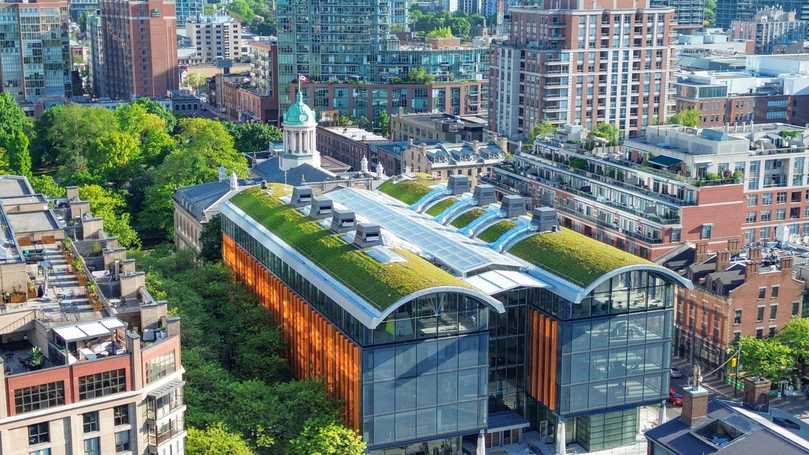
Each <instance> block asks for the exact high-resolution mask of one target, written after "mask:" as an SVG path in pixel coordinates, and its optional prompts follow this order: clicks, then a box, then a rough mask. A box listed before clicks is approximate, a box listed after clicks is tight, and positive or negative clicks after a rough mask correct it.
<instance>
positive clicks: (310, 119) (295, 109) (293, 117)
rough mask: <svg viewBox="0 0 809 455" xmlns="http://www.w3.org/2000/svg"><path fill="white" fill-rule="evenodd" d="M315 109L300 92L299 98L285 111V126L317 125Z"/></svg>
mask: <svg viewBox="0 0 809 455" xmlns="http://www.w3.org/2000/svg"><path fill="white" fill-rule="evenodd" d="M316 125H317V119H316V117H315V111H313V110H312V108H310V107H309V106H307V105H306V103H304V102H303V93H302V92H300V91H299V92H298V99H297V100H296V101H295V103H294V104H292V105H291V106H289V109H287V111H286V112H285V113H284V126H316Z"/></svg>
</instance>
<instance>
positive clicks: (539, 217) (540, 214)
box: [531, 207, 559, 232]
mask: <svg viewBox="0 0 809 455" xmlns="http://www.w3.org/2000/svg"><path fill="white" fill-rule="evenodd" d="M532 215H533V216H532V217H531V224H532V225H534V227H536V229H537V231H539V232H549V231H555V230H557V229H558V228H559V220H558V218H557V217H556V209H553V208H551V207H537V208H535V209H534V212H533V214H532Z"/></svg>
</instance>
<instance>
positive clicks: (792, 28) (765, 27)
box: [730, 6, 809, 54]
mask: <svg viewBox="0 0 809 455" xmlns="http://www.w3.org/2000/svg"><path fill="white" fill-rule="evenodd" d="M807 30H809V22H805V21H802V20H799V19H798V18H797V17H796V12H795V11H785V10H783V9H781V7H780V6H779V7H768V8H764V9H762V10H760V11H759V12H757V13H756V14H755V15H754V16H753V17H752V18H750V19H741V20H735V21H733V22H732V23H731V24H730V37H731V39H734V40H745V41H752V42H753V43H754V50H755V53H756V54H794V53H800V52H803V40H804V38H805V37H806V33H807Z"/></svg>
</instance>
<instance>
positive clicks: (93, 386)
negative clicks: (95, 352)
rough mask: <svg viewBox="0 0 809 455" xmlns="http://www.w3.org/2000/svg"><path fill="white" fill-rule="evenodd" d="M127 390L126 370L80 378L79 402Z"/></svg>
mask: <svg viewBox="0 0 809 455" xmlns="http://www.w3.org/2000/svg"><path fill="white" fill-rule="evenodd" d="M125 390H126V370H125V369H123V368H121V369H118V370H110V371H104V372H101V373H96V374H91V375H88V376H82V377H80V378H79V400H87V399H90V398H97V397H103V396H106V395H110V394H113V393H119V392H123V391H125Z"/></svg>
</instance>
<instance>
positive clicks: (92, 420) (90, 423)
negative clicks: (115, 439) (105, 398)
mask: <svg viewBox="0 0 809 455" xmlns="http://www.w3.org/2000/svg"><path fill="white" fill-rule="evenodd" d="M82 420H83V422H84V432H85V433H92V432H94V431H98V411H94V412H88V413H86V414H84V415H82Z"/></svg>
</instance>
